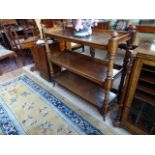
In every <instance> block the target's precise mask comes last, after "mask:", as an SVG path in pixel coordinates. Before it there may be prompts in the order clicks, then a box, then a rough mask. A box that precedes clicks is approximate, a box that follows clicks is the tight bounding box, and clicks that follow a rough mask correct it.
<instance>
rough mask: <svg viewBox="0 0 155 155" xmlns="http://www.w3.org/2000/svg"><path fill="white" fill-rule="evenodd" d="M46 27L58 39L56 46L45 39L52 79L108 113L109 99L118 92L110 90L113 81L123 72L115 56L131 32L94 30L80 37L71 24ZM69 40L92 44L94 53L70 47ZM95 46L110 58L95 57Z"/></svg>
mask: <svg viewBox="0 0 155 155" xmlns="http://www.w3.org/2000/svg"><path fill="white" fill-rule="evenodd" d="M43 31H44V34H45V37H46V38H47V37H48V36H50V37H51V38H54V39H56V40H57V41H58V43H56V44H55V45H54V46H53V49H50V48H49V46H48V44H47V42H46V50H47V54H48V61H49V64H50V71H51V77H52V78H53V80H54V81H55V82H57V83H58V84H60V85H62V86H63V87H65V88H67V89H69V90H70V91H72V92H73V93H75V94H76V95H78V96H80V97H81V98H83V99H85V100H86V101H88V102H90V103H92V104H93V105H95V106H96V107H97V108H98V109H99V110H100V112H101V113H102V114H103V116H105V115H106V113H107V112H108V110H109V108H110V106H111V104H110V103H112V102H113V101H114V99H115V98H116V94H114V93H113V92H112V91H111V87H112V81H113V79H115V78H116V77H117V75H118V74H119V73H120V70H119V69H116V68H114V64H113V60H114V57H115V55H116V54H117V48H118V45H119V44H120V43H121V42H124V41H129V40H130V39H131V33H124V32H120V33H117V32H114V31H111V30H94V31H93V33H92V35H91V36H88V37H84V38H78V37H75V36H74V35H73V29H71V28H66V29H62V28H44V29H43ZM68 42H74V43H78V44H82V45H86V46H89V47H90V54H91V56H92V57H91V56H86V55H83V54H79V53H77V52H73V51H71V50H70V48H69V47H68V46H67V45H68V44H67V43H68ZM95 48H98V49H102V50H103V52H105V50H106V51H107V53H108V55H109V57H108V58H109V59H108V60H99V59H96V58H95ZM62 67H63V68H66V69H65V70H63V69H62Z"/></svg>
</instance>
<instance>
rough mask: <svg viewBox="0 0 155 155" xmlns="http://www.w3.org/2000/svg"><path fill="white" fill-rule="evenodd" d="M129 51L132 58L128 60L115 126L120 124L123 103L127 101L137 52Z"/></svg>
mask: <svg viewBox="0 0 155 155" xmlns="http://www.w3.org/2000/svg"><path fill="white" fill-rule="evenodd" d="M128 53H129V54H130V60H129V61H128V64H126V65H127V67H126V70H127V72H126V78H125V84H124V86H123V87H122V90H121V95H120V99H119V101H118V102H119V109H118V113H117V116H116V119H115V121H114V122H113V125H114V126H120V120H121V114H122V110H123V105H124V102H125V96H126V93H127V89H128V83H129V77H130V74H131V71H132V66H133V63H134V60H135V57H136V53H135V52H134V51H132V50H130V51H128Z"/></svg>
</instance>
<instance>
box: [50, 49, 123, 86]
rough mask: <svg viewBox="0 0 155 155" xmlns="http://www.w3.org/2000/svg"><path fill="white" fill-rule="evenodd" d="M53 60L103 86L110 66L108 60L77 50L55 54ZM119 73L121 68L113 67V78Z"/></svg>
mask: <svg viewBox="0 0 155 155" xmlns="http://www.w3.org/2000/svg"><path fill="white" fill-rule="evenodd" d="M51 61H52V62H53V63H55V64H57V65H59V66H62V67H65V68H66V69H67V70H69V71H71V72H73V73H75V74H77V75H80V76H82V77H84V78H87V79H89V80H91V81H93V82H95V83H97V84H99V85H101V86H103V84H104V82H105V80H106V77H107V69H108V66H107V63H106V62H104V61H101V60H97V59H93V58H91V57H89V56H86V55H83V54H79V53H77V52H72V51H65V52H62V53H60V54H56V55H54V54H53V56H52V58H51ZM119 73H120V70H119V69H113V78H115V77H116V76H117V75H118V74H119Z"/></svg>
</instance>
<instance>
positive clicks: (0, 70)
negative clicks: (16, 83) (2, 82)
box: [0, 64, 3, 75]
mask: <svg viewBox="0 0 155 155" xmlns="http://www.w3.org/2000/svg"><path fill="white" fill-rule="evenodd" d="M2 73H3V72H2V65H1V64H0V75H2Z"/></svg>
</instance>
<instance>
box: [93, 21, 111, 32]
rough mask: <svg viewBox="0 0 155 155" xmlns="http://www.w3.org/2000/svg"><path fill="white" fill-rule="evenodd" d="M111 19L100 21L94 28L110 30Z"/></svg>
mask: <svg viewBox="0 0 155 155" xmlns="http://www.w3.org/2000/svg"><path fill="white" fill-rule="evenodd" d="M110 24H111V21H110V20H109V21H105V22H98V24H97V26H94V27H92V29H102V30H108V29H109V28H110Z"/></svg>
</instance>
